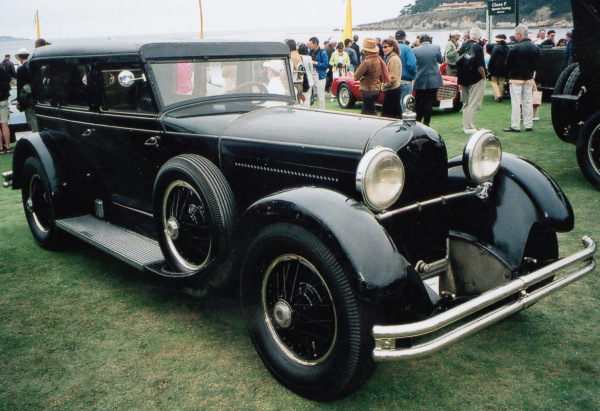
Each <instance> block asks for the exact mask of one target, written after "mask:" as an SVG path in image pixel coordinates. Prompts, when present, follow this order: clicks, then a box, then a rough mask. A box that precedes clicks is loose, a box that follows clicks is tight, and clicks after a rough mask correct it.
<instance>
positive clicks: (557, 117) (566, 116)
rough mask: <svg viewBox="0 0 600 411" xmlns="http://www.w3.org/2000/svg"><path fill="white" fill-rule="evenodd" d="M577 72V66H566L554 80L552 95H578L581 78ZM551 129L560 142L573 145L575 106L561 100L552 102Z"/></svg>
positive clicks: (574, 136) (574, 137)
mask: <svg viewBox="0 0 600 411" xmlns="http://www.w3.org/2000/svg"><path fill="white" fill-rule="evenodd" d="M579 74H580V72H579V64H577V63H573V64H571V65H570V66H568V67H567V68H566V69H564V70H563V72H562V73H561V74H560V76H559V77H558V80H556V85H555V86H554V92H553V93H552V94H553V95H562V94H567V95H578V94H579V91H580V90H581V86H582V84H581V77H580V75H579ZM551 117H552V127H553V128H554V132H555V133H556V135H557V136H558V138H560V139H561V140H562V141H564V142H567V143H574V142H575V139H576V138H577V133H575V132H574V128H575V126H576V124H575V121H576V120H575V118H576V112H575V104H571V103H569V102H565V101H562V100H556V99H553V100H552V105H551Z"/></svg>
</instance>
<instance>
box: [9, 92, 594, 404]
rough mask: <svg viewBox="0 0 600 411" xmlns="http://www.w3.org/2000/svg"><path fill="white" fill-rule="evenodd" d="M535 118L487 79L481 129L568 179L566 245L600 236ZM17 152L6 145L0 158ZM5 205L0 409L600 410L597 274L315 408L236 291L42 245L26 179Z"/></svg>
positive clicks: (589, 195)
mask: <svg viewBox="0 0 600 411" xmlns="http://www.w3.org/2000/svg"><path fill="white" fill-rule="evenodd" d="M357 107H358V108H357V109H355V110H353V111H356V112H359V108H360V106H357ZM327 108H328V109H333V110H338V109H339V108H338V106H337V103H330V102H329V100H328V101H327ZM540 117H541V121H539V122H536V123H534V128H535V130H534V132H533V133H524V132H523V133H520V134H510V133H504V132H502V129H503V128H505V127H507V126H508V125H509V123H510V102H509V101H505V102H502V103H496V102H494V101H493V97H492V96H491V88H490V87H488V91H487V93H486V96H485V100H484V104H483V107H482V110H481V112H480V113H479V117H478V120H477V124H476V125H477V127H480V128H484V127H485V128H489V129H491V130H493V131H495V132H497V133H498V136H499V138H500V140H501V142H502V145H503V148H504V150H505V151H507V152H511V153H515V154H518V155H522V156H524V157H526V158H528V159H530V160H533V161H534V162H536V163H537V164H539V165H540V166H541V167H543V168H544V169H545V170H547V171H548V173H549V174H550V175H551V176H553V177H554V178H555V179H556V181H557V182H558V184H559V185H560V186H561V187H562V188H563V190H564V191H565V192H566V194H567V196H568V197H569V199H570V200H571V203H572V205H573V208H574V210H575V217H576V220H575V222H576V226H575V229H574V230H573V231H572V232H570V233H564V234H560V235H559V241H560V246H561V252H562V253H563V254H567V253H572V252H574V251H576V250H578V249H580V248H581V241H580V240H581V237H582V236H583V235H584V234H587V235H590V236H591V237H592V238H594V239H595V240H597V241H598V240H600V218H599V211H600V192H598V191H596V190H594V189H593V187H592V186H591V185H590V184H588V183H587V181H586V180H585V179H584V177H583V176H582V175H581V173H580V171H579V168H578V167H577V162H576V159H575V147H574V146H572V145H569V144H565V143H563V142H561V141H560V140H559V139H558V138H557V137H556V136H555V135H554V132H553V131H552V124H551V121H550V108H549V104H548V103H544V104H543V106H542V108H541V110H540ZM461 119H462V114H461V113H456V114H452V113H450V114H446V113H436V114H434V117H433V119H432V123H431V125H432V127H433V128H435V129H436V130H437V131H438V132H440V133H441V135H442V136H443V138H444V139H445V141H446V144H447V146H448V151H449V155H450V156H454V155H458V154H460V153H461V151H462V148H463V146H464V143H465V141H466V140H467V136H466V135H465V134H463V133H462V122H461ZM11 160H12V158H11V156H10V155H7V154H4V155H0V169H1V170H2V171H5V170H9V169H10V168H11ZM515 207H518V204H515ZM0 210H1V217H0V218H1V224H0V276H1V277H0V410H11V411H12V410H54V409H55V410H91V409H97V410H197V409H203V408H204V409H244V410H246V409H247V410H252V409H257V410H279V409H294V410H296V409H338V408H339V409H346V410H349V409H353V410H354V409H355V410H365V409H389V410H403V409H408V410H437V409H439V410H462V409H485V410H514V409H525V410H537V409H556V410H563V409H578V410H592V409H600V354H599V353H600V344H599V341H600V331H599V330H600V315H599V314H600V310H599V309H598V307H599V304H598V303H599V297H598V295H599V291H600V282H599V280H598V272H596V273H594V274H591V275H590V276H588V277H586V278H585V279H583V280H581V281H579V282H577V283H575V284H573V285H571V286H569V287H567V288H566V289H565V290H563V291H560V292H558V293H557V294H554V295H553V296H552V297H550V298H548V299H545V300H543V301H542V302H540V303H538V304H536V305H535V306H533V307H532V308H531V309H529V310H527V311H525V312H522V313H519V314H517V315H515V316H513V317H511V318H509V319H507V320H505V321H503V322H501V323H499V324H496V325H494V326H492V327H490V328H488V329H487V330H484V331H482V332H480V333H479V334H477V335H475V336H473V337H470V338H468V339H466V340H464V341H462V342H460V343H458V344H456V345H454V346H452V347H451V348H449V349H446V350H444V351H442V352H440V353H438V354H436V355H433V356H431V357H429V358H426V359H421V360H414V361H408V362H396V363H384V364H381V365H380V366H379V367H378V370H377V371H376V373H375V374H374V376H373V377H372V378H371V380H370V381H369V382H368V383H367V384H366V386H365V387H363V388H362V389H361V390H360V391H358V392H357V393H355V394H354V395H352V396H350V397H349V398H346V399H344V400H341V401H338V402H336V403H332V404H320V403H314V402H310V401H307V400H305V399H303V398H301V397H298V396H296V395H295V394H293V393H291V392H290V391H288V390H286V389H285V388H284V387H282V386H281V385H279V384H278V383H277V382H276V381H275V379H273V378H272V377H271V376H270V374H269V373H268V371H267V370H266V368H265V367H264V366H263V365H262V363H261V361H260V360H259V358H258V356H257V355H256V354H255V351H254V348H253V347H252V344H251V342H250V340H249V338H248V335H247V332H246V329H245V325H244V323H243V321H242V319H241V315H240V307H239V302H238V300H237V299H236V297H235V295H231V296H226V297H215V296H212V295H210V293H202V292H196V293H193V292H188V291H186V290H182V289H177V288H171V287H166V286H163V285H161V284H159V283H157V282H156V281H151V280H149V279H148V278H145V277H144V276H143V275H142V274H140V273H138V271H136V270H135V269H133V268H130V267H129V266H127V265H125V264H123V263H121V262H119V261H117V260H116V259H114V258H112V257H110V256H108V255H106V254H103V253H102V252H100V251H98V250H96V249H94V248H92V247H91V246H88V245H85V244H81V243H75V244H74V245H72V246H70V247H69V248H68V249H67V250H65V251H62V252H48V251H44V250H43V249H41V248H40V247H38V246H37V245H36V244H35V242H34V240H33V238H32V237H31V235H30V234H29V231H28V228H27V224H26V222H25V218H24V216H23V210H22V204H21V196H20V191H11V190H0Z"/></svg>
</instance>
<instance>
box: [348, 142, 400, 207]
mask: <svg viewBox="0 0 600 411" xmlns="http://www.w3.org/2000/svg"><path fill="white" fill-rule="evenodd" d="M403 188H404V165H403V164H402V160H400V157H398V155H397V154H396V153H395V152H394V151H393V150H392V149H390V148H385V147H376V148H373V149H372V150H370V151H369V152H367V154H365V155H364V156H363V158H362V159H361V160H360V163H359V164H358V169H357V171H356V189H357V190H359V191H360V192H361V194H362V196H363V200H364V201H365V203H366V204H367V206H368V207H369V208H371V209H373V210H376V211H381V210H385V209H386V208H388V207H390V206H391V205H392V204H394V203H395V202H396V200H398V198H400V194H401V193H402V189H403Z"/></svg>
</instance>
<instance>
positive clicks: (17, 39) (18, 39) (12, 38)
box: [0, 36, 30, 43]
mask: <svg viewBox="0 0 600 411" xmlns="http://www.w3.org/2000/svg"><path fill="white" fill-rule="evenodd" d="M27 40H30V39H25V38H19V37H11V36H0V43H1V42H5V41H27Z"/></svg>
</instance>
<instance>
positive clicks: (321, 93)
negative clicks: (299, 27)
mask: <svg viewBox="0 0 600 411" xmlns="http://www.w3.org/2000/svg"><path fill="white" fill-rule="evenodd" d="M308 48H309V49H310V50H311V52H310V55H311V57H312V61H313V66H314V67H315V69H316V73H315V85H316V87H317V98H318V99H319V109H321V110H325V83H326V82H327V66H328V65H329V59H327V53H326V52H325V50H322V49H321V48H320V47H319V39H318V38H316V37H311V39H310V40H308Z"/></svg>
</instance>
